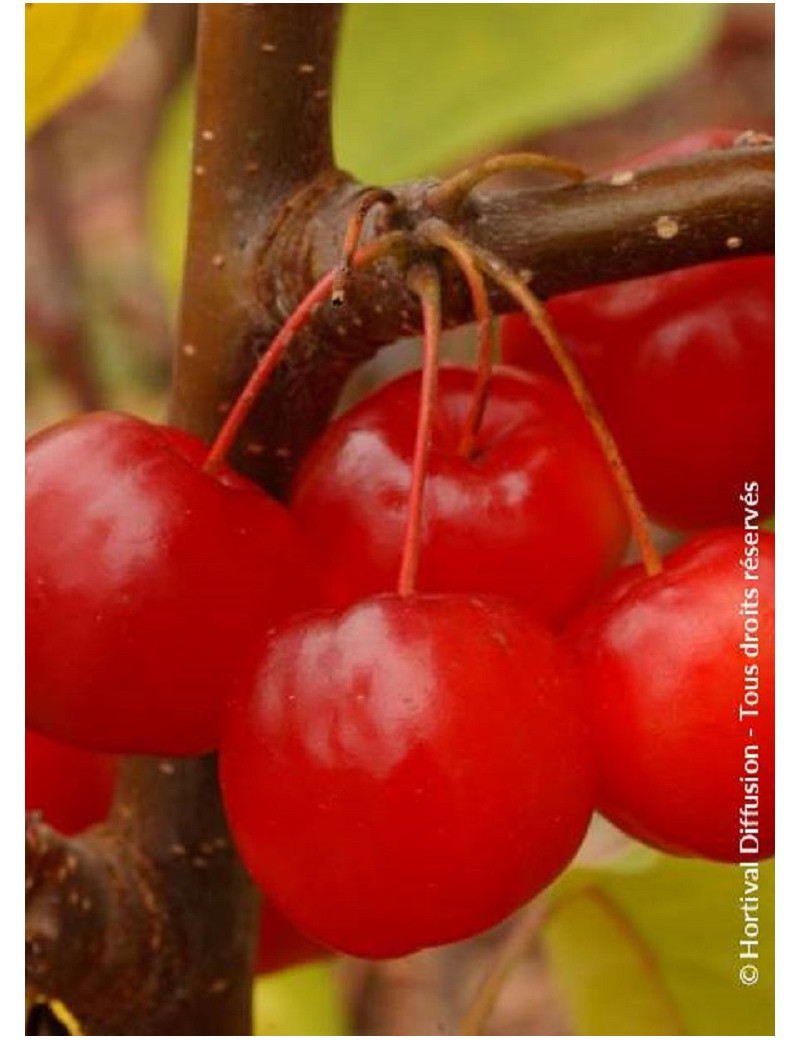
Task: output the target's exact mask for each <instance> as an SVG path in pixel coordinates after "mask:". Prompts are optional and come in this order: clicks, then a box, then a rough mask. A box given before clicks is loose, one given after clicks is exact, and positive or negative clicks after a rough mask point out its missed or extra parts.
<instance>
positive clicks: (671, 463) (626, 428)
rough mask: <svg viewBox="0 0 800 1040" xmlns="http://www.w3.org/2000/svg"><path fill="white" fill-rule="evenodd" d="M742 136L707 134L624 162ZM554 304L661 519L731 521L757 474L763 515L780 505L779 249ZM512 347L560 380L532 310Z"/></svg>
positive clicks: (706, 523) (514, 331)
mask: <svg viewBox="0 0 800 1040" xmlns="http://www.w3.org/2000/svg"><path fill="white" fill-rule="evenodd" d="M737 136H738V135H737V132H736V131H733V130H717V129H711V130H706V131H698V132H697V133H695V134H692V135H689V136H688V137H685V138H681V139H679V140H678V141H673V142H669V143H668V144H666V145H664V146H662V147H661V148H659V149H656V150H654V151H651V152H648V153H647V154H646V155H644V156H640V157H639V158H638V159H637V160H634V161H633V162H631V163H629V164H627V168H630V169H635V168H637V167H638V166H642V165H651V164H656V165H657V164H658V163H661V162H666V161H668V160H670V159H675V158H678V157H680V156H682V155H688V154H690V153H691V152H693V151H698V150H700V149H703V148H712V147H713V148H719V147H724V146H726V145H730V144H733V142H734V140H735V138H736V137H737ZM736 241H737V240H736V239H732V240H731V249H732V251H734V250H735V243H736ZM548 310H549V312H550V315H551V317H552V318H553V321H554V322H555V324H556V327H557V328H558V330H559V332H560V333H561V335H562V337H563V339H564V341H565V343H566V345H567V347H568V348H569V350H570V351H571V352H572V354H573V356H574V357H575V359H576V361H577V362H578V364H579V366H580V368H581V371H582V372H583V374H584V376H585V377H586V380H587V382H588V383H589V386H590V387H591V389H592V391H593V393H594V395H595V397H596V398H597V401H598V404H599V405H600V408H601V410H602V412H603V415H604V416H605V418H606V420H607V422H608V424H609V426H610V427H611V430H612V432H613V434H614V436H615V437H616V438H617V441H618V443H619V447H620V451H621V453H622V456H623V459H624V460H625V462H626V463H627V465H628V466H629V468H630V470H631V475H632V477H633V480H634V483H635V485H636V489H637V491H638V492H639V495H640V496H641V498H642V501H643V503H644V506H645V508H646V509H647V511H648V512H649V513H650V514H651V515H652V517H653V518H654V519H656V520H658V521H660V522H661V523H663V524H665V525H667V526H669V527H675V528H678V529H685V530H692V529H695V528H703V527H713V526H717V525H720V524H726V523H734V522H736V521H737V520H738V518H739V516H740V508H739V501H738V494H739V490H738V489H739V488H740V487H741V485H742V483H743V482H744V481H746V480H757V481H758V482H759V485H760V487H761V498H762V506H763V513H762V515H764V516H767V515H768V514H769V512H771V511H772V510H773V509H774V499H775V488H774V481H775V477H774V455H775V261H774V257H754V258H747V259H740V260H730V261H725V262H721V263H716V264H705V265H702V266H700V267H693V268H687V269H684V270H680V271H674V272H670V273H668V274H663V275H656V276H654V277H651V278H641V279H636V280H634V281H629V282H623V283H619V284H614V285H605V286H599V287H596V288H592V289H586V290H583V291H581V292H576V293H569V294H568V295H566V296H560V297H558V298H557V299H554V300H552V301H551V302H550V303H549V304H548ZM501 345H502V353H503V359H504V361H506V362H507V363H509V364H512V365H518V366H520V367H521V368H524V369H528V370H532V371H537V372H542V373H545V374H547V375H552V376H556V377H557V378H561V377H560V374H559V373H558V370H557V369H556V367H555V365H554V364H553V362H552V361H551V359H550V356H549V352H548V351H547V349H546V348H545V345H544V343H543V342H542V340H541V339H540V338H539V336H538V335H537V334H536V333H535V332H534V331H533V329H532V328H531V326H530V323H529V322H528V320H527V319H526V318H525V316H524V315H521V314H518V315H511V316H509V317H508V318H506V319H504V321H503V323H502V325H501Z"/></svg>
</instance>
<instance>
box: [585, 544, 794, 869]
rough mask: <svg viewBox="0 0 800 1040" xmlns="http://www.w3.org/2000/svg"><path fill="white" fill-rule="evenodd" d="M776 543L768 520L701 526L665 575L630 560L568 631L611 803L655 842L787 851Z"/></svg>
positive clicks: (679, 849)
mask: <svg viewBox="0 0 800 1040" xmlns="http://www.w3.org/2000/svg"><path fill="white" fill-rule="evenodd" d="M746 539H747V540H746ZM774 547H775V540H774V536H773V535H772V534H770V533H768V532H766V531H758V530H757V529H752V530H750V531H748V532H745V531H743V530H742V529H741V528H728V529H722V530H715V531H710V532H706V533H705V534H702V535H697V536H695V537H694V538H692V539H690V540H689V541H688V542H686V543H685V544H684V545H683V546H681V547H680V548H679V549H678V550H676V551H675V552H674V553H672V554H671V555H670V556H668V557H667V558H666V560H665V567H664V570H663V572H662V573H661V574H659V575H656V576H655V577H646V576H644V575H643V574H642V571H641V568H639V567H632V568H628V569H626V570H624V571H622V572H620V574H619V575H617V577H616V578H615V580H614V581H613V582H612V583H610V585H609V588H608V589H607V591H606V593H605V595H604V596H601V597H599V598H598V599H597V601H596V602H595V603H593V604H592V606H591V607H589V608H588V609H587V610H586V611H585V613H584V614H583V615H582V616H580V617H578V618H576V619H575V620H574V621H573V623H572V624H571V626H570V627H569V629H568V631H567V633H566V637H567V642H568V644H569V646H570V648H571V649H572V650H573V652H574V653H575V655H576V658H577V661H578V664H579V667H580V671H581V680H582V684H583V688H584V692H585V694H586V696H587V699H588V702H589V704H590V705H591V711H592V719H593V724H594V737H593V739H594V746H595V749H596V755H597V762H598V806H599V808H600V810H601V812H603V814H604V815H606V816H607V817H608V818H609V819H610V820H611V821H612V822H613V823H615V824H617V826H619V827H621V828H622V829H623V830H624V831H626V832H627V833H628V834H630V835H631V836H632V837H634V838H637V839H638V840H639V841H643V842H644V843H645V844H648V845H653V846H655V847H656V848H659V849H662V850H664V851H666V852H671V853H674V854H678V855H693V856H703V857H706V858H708V859H714V860H722V861H725V862H730V863H739V862H741V861H742V860H744V859H766V858H768V857H770V856H772V855H773V854H774V849H775V761H774V760H775V599H774V596H775V593H774V567H775V548H774Z"/></svg>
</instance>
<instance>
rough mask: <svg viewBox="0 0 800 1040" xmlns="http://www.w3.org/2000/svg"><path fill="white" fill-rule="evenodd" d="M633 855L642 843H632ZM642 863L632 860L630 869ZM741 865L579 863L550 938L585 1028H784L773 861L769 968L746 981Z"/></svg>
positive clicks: (765, 916) (767, 900)
mask: <svg viewBox="0 0 800 1040" xmlns="http://www.w3.org/2000/svg"><path fill="white" fill-rule="evenodd" d="M634 856H635V854H634ZM631 868H632V869H631ZM743 895H744V879H743V871H742V869H741V868H740V867H739V866H727V865H724V864H720V863H710V862H707V861H703V860H690V859H678V858H675V857H671V856H662V855H657V856H655V857H654V858H652V859H650V860H649V861H647V860H643V859H641V857H639V858H638V859H636V860H635V862H634V861H632V863H631V864H630V866H629V865H628V864H627V861H626V858H625V857H622V858H621V859H620V860H619V861H618V864H617V865H616V866H614V867H604V868H602V869H586V868H576V869H574V870H571V871H569V872H568V874H566V875H565V876H564V878H563V879H562V881H561V882H560V883H559V884H558V885H557V886H556V888H555V890H554V893H553V898H554V902H553V905H552V909H551V911H550V915H549V917H548V922H547V925H546V927H545V930H544V941H545V945H546V949H547V952H548V955H549V956H550V958H551V963H552V965H553V969H554V972H555V977H556V979H557V983H558V986H559V988H560V990H561V992H562V995H563V996H564V998H565V999H566V1001H567V1003H568V1006H569V1008H570V1010H571V1013H572V1016H573V1023H574V1025H575V1031H576V1033H577V1034H578V1035H581V1036H613V1035H622V1036H670V1035H673V1036H675V1035H688V1036H709V1035H710V1036H714V1035H717V1036H725V1035H730V1036H734V1035H738V1036H769V1035H774V1032H775V1027H774V869H773V864H772V863H771V862H770V863H762V864H761V867H760V892H759V896H760V900H759V902H760V907H759V915H760V935H759V940H760V947H759V950H760V954H761V956H760V958H759V961H758V964H757V966H758V970H759V973H760V975H759V979H758V982H757V983H756V984H755V985H751V986H746V985H743V984H742V982H741V981H740V979H739V968H740V966H741V965H743V964H746V963H749V962H746V961H740V960H739V940H740V939H741V938H742V937H743V913H742V909H741V906H740V902H739V901H740V899H741V898H742V896H743Z"/></svg>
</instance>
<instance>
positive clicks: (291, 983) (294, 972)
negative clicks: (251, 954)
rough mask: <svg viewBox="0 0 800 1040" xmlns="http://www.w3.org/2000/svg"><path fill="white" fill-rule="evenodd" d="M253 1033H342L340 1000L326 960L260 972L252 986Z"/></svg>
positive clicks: (343, 1018) (344, 1028) (344, 1029)
mask: <svg viewBox="0 0 800 1040" xmlns="http://www.w3.org/2000/svg"><path fill="white" fill-rule="evenodd" d="M253 1019H254V1022H253V1036H344V1035H346V1034H347V1032H348V1028H347V1019H346V1015H345V1010H344V1001H343V999H342V995H341V993H340V991H339V987H338V986H337V983H336V979H335V977H334V973H333V968H332V967H331V965H330V964H320V963H317V964H304V965H301V966H300V967H297V968H289V969H288V971H281V972H278V973H276V974H275V975H261V976H260V977H259V978H257V979H256V981H255V985H254V987H253Z"/></svg>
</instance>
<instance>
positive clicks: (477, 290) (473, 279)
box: [423, 221, 495, 459]
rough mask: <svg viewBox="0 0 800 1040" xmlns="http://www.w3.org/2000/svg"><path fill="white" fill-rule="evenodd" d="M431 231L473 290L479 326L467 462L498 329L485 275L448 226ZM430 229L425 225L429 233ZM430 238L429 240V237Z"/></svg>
mask: <svg viewBox="0 0 800 1040" xmlns="http://www.w3.org/2000/svg"><path fill="white" fill-rule="evenodd" d="M430 224H431V225H432V226H431V231H430V236H429V238H428V241H430V242H431V243H432V244H433V245H437V246H440V247H441V248H442V249H446V250H447V252H448V253H449V254H450V256H451V257H452V258H453V260H455V262H456V263H457V264H458V266H459V268H460V269H461V273H462V274H463V276H464V279H465V281H466V283H467V285H468V286H469V291H470V295H471V297H472V309H473V311H474V313H475V319H476V321H477V323H478V363H477V379H476V381H475V391H474V394H473V398H472V404H471V405H470V409H469V412H468V413H467V418H466V420H465V422H464V429H463V430H462V432H461V439H460V440H459V443H458V449H457V450H458V454H459V455H460V456H461V457H462V458H465V459H470V458H472V456H473V454H474V452H475V448H476V446H477V441H478V434H479V432H480V428H481V423H482V421H483V413H484V412H485V411H486V402H487V401H488V399H489V384H490V383H491V379H492V356H493V353H494V345H495V343H494V339H495V337H494V326H493V325H492V308H491V306H490V304H489V294H488V293H487V291H486V283H485V281H484V279H483V275H482V274H481V273H480V271H479V270H478V268H477V267H476V266H475V261H474V260H473V259H472V254H471V252H470V250H469V249H468V248H466V247H465V246H464V244H463V243H462V242H461V241H460V239H458V238H455V237H454V236H452V235H451V234H450V231H449V228H448V227H447V225H445V224H440V223H439V222H438V221H437V222H436V223H434V222H432V221H431V222H430ZM428 226H429V225H428V224H425V225H423V227H424V228H426V229H427V227H428ZM426 237H427V236H426Z"/></svg>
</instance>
